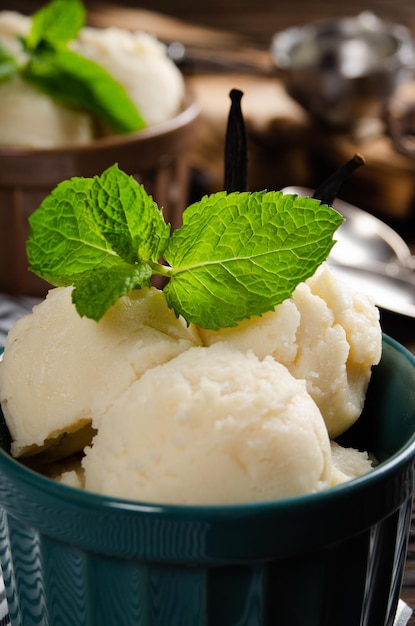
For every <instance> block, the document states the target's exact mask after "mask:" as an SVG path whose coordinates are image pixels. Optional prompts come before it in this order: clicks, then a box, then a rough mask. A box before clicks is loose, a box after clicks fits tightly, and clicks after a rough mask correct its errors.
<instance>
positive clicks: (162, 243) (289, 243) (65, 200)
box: [27, 165, 343, 329]
mask: <svg viewBox="0 0 415 626" xmlns="http://www.w3.org/2000/svg"><path fill="white" fill-rule="evenodd" d="M342 221H343V218H342V216H341V215H340V214H339V213H337V212H336V211H334V210H333V209H332V208H330V207H329V206H327V205H324V204H321V203H320V202H319V201H318V200H314V199H311V198H303V197H298V196H296V195H284V194H282V192H266V191H262V192H255V193H247V192H246V193H245V192H244V193H237V192H234V193H230V194H227V193H225V192H219V193H216V194H212V195H210V196H206V197H204V198H202V200H201V201H200V202H196V203H194V204H192V205H191V206H190V207H188V208H187V209H186V210H185V211H184V213H183V225H182V227H181V228H180V229H178V230H176V231H175V232H174V233H173V234H172V235H171V234H170V227H169V225H168V224H166V223H165V221H164V219H163V216H162V213H161V211H160V210H159V209H158V207H157V205H156V204H155V202H154V201H153V199H152V198H151V197H150V196H149V195H148V194H147V193H146V192H145V190H144V188H143V186H142V185H139V184H138V183H137V182H136V181H135V179H134V178H132V177H131V176H127V174H125V173H124V172H122V171H121V170H120V169H119V168H118V166H116V165H113V166H111V167H110V168H109V169H108V170H106V171H105V172H104V173H103V174H102V175H101V176H96V177H94V178H92V179H91V178H74V179H72V180H71V181H65V182H63V183H60V184H59V185H58V186H57V187H56V189H55V190H54V191H53V192H52V193H51V194H50V195H49V196H48V197H47V198H46V199H45V200H44V201H43V202H42V204H41V205H40V207H39V208H38V209H37V210H36V211H35V212H34V213H33V214H32V215H31V217H30V218H29V223H30V234H29V240H28V242H27V254H28V260H29V265H30V269H31V270H32V271H33V272H35V273H36V274H38V275H39V276H41V277H42V278H44V279H46V280H47V281H49V282H50V283H52V284H54V285H60V286H66V285H71V284H73V285H74V286H75V289H74V291H73V302H74V304H75V306H76V308H77V310H78V312H79V314H80V315H86V316H87V317H90V318H92V319H95V320H99V319H100V318H101V317H102V316H103V315H104V314H105V312H106V311H107V310H108V308H109V307H110V306H111V305H112V304H114V303H115V302H116V301H117V299H118V298H119V297H120V296H122V295H123V294H127V293H129V292H130V291H131V290H132V289H139V288H142V287H144V286H148V285H150V282H151V281H150V279H151V276H152V275H155V274H159V275H163V276H165V277H167V278H168V282H167V284H166V285H165V287H164V293H165V296H166V300H167V302H168V304H169V306H170V307H171V308H173V310H174V311H175V313H176V314H177V315H182V316H183V317H184V318H185V319H186V320H187V322H189V323H190V322H192V323H196V324H198V325H199V326H201V327H204V328H210V329H217V328H220V327H227V326H234V325H235V324H236V323H237V322H238V321H240V320H241V319H244V318H247V317H251V316H252V315H261V314H262V313H264V312H266V311H268V310H271V309H272V308H274V307H275V306H276V305H277V304H279V303H280V302H282V301H283V300H285V299H286V298H288V297H290V296H291V294H292V292H293V291H294V289H295V287H296V286H297V284H298V283H299V282H301V281H303V280H306V279H307V278H308V277H309V276H311V275H312V274H313V273H314V272H315V270H316V268H317V267H318V266H319V265H320V263H322V261H324V260H325V259H326V258H327V256H328V254H329V252H330V250H331V248H332V246H333V244H334V241H333V234H334V232H335V230H336V229H337V228H338V226H339V225H340V224H341V223H342ZM162 258H163V259H164V261H163V262H161V261H160V259H162Z"/></svg>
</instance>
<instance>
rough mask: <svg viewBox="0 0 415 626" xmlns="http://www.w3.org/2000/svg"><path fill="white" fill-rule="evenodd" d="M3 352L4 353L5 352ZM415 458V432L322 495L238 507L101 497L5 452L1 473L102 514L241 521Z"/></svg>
mask: <svg viewBox="0 0 415 626" xmlns="http://www.w3.org/2000/svg"><path fill="white" fill-rule="evenodd" d="M382 339H383V341H384V342H385V343H386V344H388V345H389V346H391V347H392V348H393V349H394V350H395V351H397V352H399V353H400V354H401V355H402V356H403V357H404V358H405V359H406V360H407V361H409V364H410V365H412V367H413V368H415V355H414V354H412V353H411V352H410V351H409V350H408V349H407V348H405V347H404V346H403V345H402V344H400V343H399V342H398V341H397V340H395V339H393V338H391V337H389V336H388V335H386V334H384V333H382ZM0 354H1V353H0ZM414 458H415V431H414V433H413V434H412V436H411V437H410V439H409V440H408V441H407V442H406V444H404V445H403V446H401V448H400V449H399V450H397V451H396V452H395V453H394V454H393V455H391V456H390V457H389V458H387V459H386V460H385V461H382V462H380V463H379V465H377V466H376V467H375V468H374V469H373V470H370V471H369V472H367V473H365V474H363V475H361V476H359V477H357V478H353V479H351V480H349V481H347V482H345V483H341V484H339V485H336V486H333V487H329V488H327V489H324V490H322V491H319V492H317V493H310V494H304V495H301V496H292V497H288V498H278V499H274V500H267V501H259V502H247V503H232V504H220V505H218V504H203V505H199V504H196V505H195V504H193V505H192V504H190V505H189V504H165V503H162V502H160V503H158V502H147V501H139V500H129V499H126V498H119V497H113V496H107V495H101V494H97V493H94V492H91V491H87V490H84V489H78V488H75V487H71V486H69V485H65V484H62V483H58V482H57V481H55V480H53V479H50V478H47V477H45V476H43V475H41V474H39V473H38V472H36V471H34V470H32V469H30V468H28V467H26V466H24V465H23V464H22V463H21V462H20V461H18V460H17V459H14V458H13V457H12V456H11V455H10V454H9V453H7V452H6V451H5V450H3V449H1V448H0V474H1V472H2V468H4V469H5V470H6V471H7V474H8V475H9V476H10V477H11V479H12V480H16V481H17V482H19V483H24V484H25V485H26V486H27V487H30V488H33V489H35V490H36V491H38V492H39V493H42V494H44V495H47V496H50V497H51V498H52V499H60V500H63V501H64V502H65V504H66V505H67V506H70V505H73V506H75V507H76V506H82V507H83V508H86V509H89V510H95V511H99V512H101V513H105V512H110V511H112V512H113V513H114V512H116V511H119V512H121V513H123V514H127V515H130V514H133V515H134V514H140V515H143V514H144V515H147V514H149V515H152V516H154V515H162V516H167V517H180V518H186V519H207V518H209V519H210V520H212V521H213V520H215V519H223V518H235V517H238V516H243V517H246V516H248V517H250V516H251V515H253V514H255V515H258V514H263V515H267V514H274V513H275V512H276V511H278V510H284V509H287V508H291V509H299V510H300V509H303V508H307V507H309V506H313V507H314V506H316V505H321V506H323V505H324V504H325V503H326V502H327V500H330V501H331V502H335V501H341V500H342V499H343V498H344V497H345V496H346V497H347V495H348V494H351V493H357V492H359V491H360V492H364V491H365V490H366V489H368V488H369V487H370V488H372V487H373V486H374V485H375V484H377V485H380V483H382V482H383V480H384V478H385V477H386V476H388V475H389V474H390V475H393V474H394V473H395V472H396V471H397V470H398V468H399V467H401V466H403V465H404V464H409V463H410V462H411V459H414Z"/></svg>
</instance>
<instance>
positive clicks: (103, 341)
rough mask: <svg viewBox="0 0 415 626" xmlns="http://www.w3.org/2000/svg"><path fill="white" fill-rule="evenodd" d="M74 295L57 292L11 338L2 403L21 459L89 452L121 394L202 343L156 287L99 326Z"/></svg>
mask: <svg viewBox="0 0 415 626" xmlns="http://www.w3.org/2000/svg"><path fill="white" fill-rule="evenodd" d="M71 293H72V288H70V287H68V288H56V289H52V290H51V291H49V293H48V296H47V298H46V299H45V300H44V301H42V303H40V304H39V305H37V306H35V307H34V309H33V312H32V313H30V314H29V315H26V316H24V317H23V318H21V319H20V320H18V321H17V322H16V324H15V325H14V327H13V328H12V330H11V331H10V333H9V335H8V337H7V341H6V346H5V353H4V359H3V362H2V363H1V364H0V401H1V404H2V409H3V413H4V416H5V419H6V422H7V425H8V427H9V430H10V433H11V436H12V439H13V443H12V453H13V454H14V455H15V456H21V455H29V454H34V453H37V452H39V451H40V450H42V449H43V448H45V447H51V446H56V445H58V444H59V445H61V446H62V449H61V452H57V454H58V455H60V454H62V455H64V454H65V455H66V454H70V453H71V452H73V451H74V450H76V449H77V448H78V449H82V448H83V447H84V445H85V443H86V440H87V439H88V437H89V438H90V437H91V432H90V428H91V423H92V420H94V427H96V425H97V424H98V422H99V416H100V415H101V414H103V413H104V411H105V410H108V409H109V408H110V407H111V405H112V403H113V402H114V400H115V399H116V398H117V396H118V395H120V394H121V393H122V392H124V391H125V390H126V389H128V387H129V386H130V385H131V384H132V383H133V382H134V381H135V380H136V379H137V378H140V376H141V375H142V374H143V373H144V372H145V371H146V370H147V369H149V368H152V367H154V366H156V365H159V364H160V363H164V362H166V361H168V360H170V359H172V358H173V357H175V356H177V355H178V354H179V353H180V352H182V351H183V350H187V349H188V348H190V347H191V346H194V345H197V343H198V341H199V340H198V336H197V334H195V333H194V332H193V331H192V328H191V327H189V328H187V327H186V324H185V323H184V321H183V320H182V319H180V318H179V319H177V318H176V316H175V314H174V313H173V311H171V309H169V308H168V307H167V304H166V301H165V297H164V294H163V293H162V292H161V291H159V290H157V289H155V288H153V287H152V288H147V289H143V290H139V291H134V292H132V293H131V295H129V296H123V297H122V298H120V299H119V300H118V301H117V303H116V304H115V305H114V306H113V307H111V309H110V310H109V311H108V312H107V313H106V315H105V316H104V317H103V318H102V319H101V320H100V321H99V322H98V323H97V322H95V321H93V320H91V319H88V318H86V317H80V316H79V314H78V312H77V311H76V308H75V306H74V305H73V304H72V299H71Z"/></svg>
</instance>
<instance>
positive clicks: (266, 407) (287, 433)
mask: <svg viewBox="0 0 415 626" xmlns="http://www.w3.org/2000/svg"><path fill="white" fill-rule="evenodd" d="M71 294H72V288H56V289H53V290H51V291H50V292H49V294H48V296H47V298H46V300H45V301H43V302H42V303H41V304H39V305H37V306H36V307H35V308H34V309H33V312H32V313H31V314H29V315H26V316H25V317H23V318H21V319H20V320H19V321H18V322H17V323H16V324H15V326H14V327H13V328H12V330H11V331H10V333H9V335H8V338H7V342H6V346H5V354H4V359H3V362H2V363H1V364H0V401H1V404H2V408H3V413H4V416H5V419H6V422H7V425H8V427H9V430H10V433H11V436H12V454H13V455H15V456H22V457H31V456H34V457H36V458H37V459H41V461H40V463H43V471H45V473H46V474H47V475H49V476H50V477H52V478H54V479H56V480H59V481H60V482H63V483H64V484H67V485H71V486H76V487H79V488H85V489H88V490H91V491H95V492H98V493H102V494H107V495H112V496H118V497H126V498H130V499H136V500H142V501H148V502H165V503H176V504H184V503H187V504H214V503H216V504H225V503H231V502H254V501H260V500H270V499H275V498H283V497H291V496H296V495H301V494H306V493H314V492H317V491H320V490H321V489H325V488H328V487H330V486H333V485H338V484H340V483H342V482H345V481H346V480H350V479H352V478H355V477H357V476H359V475H361V474H362V473H365V472H367V471H369V470H370V469H371V467H372V459H371V458H370V457H369V455H368V454H367V453H366V452H361V451H359V450H354V449H344V448H341V447H340V446H339V445H338V444H335V443H334V442H333V441H330V440H331V439H333V437H334V435H333V433H338V432H340V431H343V430H345V429H346V428H347V427H348V426H349V425H351V423H353V422H354V421H355V420H356V419H357V417H358V416H359V415H360V411H361V409H362V406H363V403H364V398H365V393H366V389H367V384H368V381H369V379H370V373H371V367H372V365H373V364H374V363H376V362H377V361H378V360H379V357H380V347H381V331H380V326H379V320H378V311H377V309H376V307H375V306H374V305H373V303H371V301H370V300H369V299H367V298H366V297H364V296H362V295H359V294H355V293H351V292H350V291H349V290H347V289H345V288H344V286H343V285H342V284H341V282H339V280H338V278H337V277H335V275H334V274H333V273H332V272H331V270H329V268H328V267H327V266H325V265H323V266H322V267H321V268H320V269H319V270H318V271H317V272H316V274H315V276H313V277H312V278H311V279H309V280H307V281H306V283H301V284H299V285H298V287H297V288H296V290H295V292H294V294H293V296H292V298H290V299H288V300H286V301H285V302H283V303H282V304H281V305H279V306H277V307H276V308H275V311H273V312H271V313H269V314H266V315H264V316H262V317H258V318H251V319H250V320H247V321H245V322H242V323H241V324H239V326H238V327H236V328H234V329H223V330H221V331H217V332H212V331H203V330H202V329H197V328H196V327H194V326H192V325H189V326H187V325H186V323H185V322H184V321H183V320H182V319H181V318H176V316H175V314H174V312H173V311H172V310H171V309H169V308H168V307H167V303H166V300H165V297H164V293H163V292H162V291H159V290H157V289H155V288H153V287H152V288H147V289H143V290H139V291H133V292H131V294H130V295H129V296H124V297H122V298H121V299H120V300H119V301H118V302H117V303H116V304H115V305H114V306H113V307H111V308H110V309H109V311H108V312H107V313H106V314H105V316H104V317H103V318H102V319H101V321H100V322H98V323H97V322H95V321H93V320H90V319H88V318H81V317H80V316H79V314H78V313H77V311H76V309H75V307H74V305H73V304H72V300H71ZM202 338H203V341H204V342H205V344H210V345H203V343H202ZM80 451H81V452H82V451H83V453H84V456H83V458H82V464H81V459H80V457H79V455H78V456H75V457H74V456H72V455H73V454H74V453H79V452H80ZM39 453H40V454H39ZM71 457H72V458H71ZM57 459H58V465H56V464H55V462H56V460H57ZM62 459H63V462H62ZM30 462H31V463H32V461H30ZM38 462H39V461H37V460H36V459H35V461H34V463H35V464H36V463H38ZM48 463H50V464H51V465H50V466H47V464H48ZM45 464H46V465H45Z"/></svg>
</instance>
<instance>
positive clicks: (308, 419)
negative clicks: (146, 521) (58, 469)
mask: <svg viewBox="0 0 415 626" xmlns="http://www.w3.org/2000/svg"><path fill="white" fill-rule="evenodd" d="M82 464H83V467H84V469H85V488H86V489H88V490H91V491H95V492H98V493H103V494H109V495H113V496H119V497H125V498H133V499H135V500H142V501H147V502H165V503H177V502H180V503H183V504H228V503H234V502H257V501H261V500H272V499H275V498H283V497H289V496H295V495H301V494H305V493H313V492H316V491H320V490H321V489H325V488H327V487H328V486H329V485H330V481H331V453H330V442H329V438H328V435H327V430H326V427H325V424H324V421H323V419H322V417H321V414H320V411H319V410H318V408H317V406H316V405H315V403H314V402H313V400H312V399H311V398H310V396H309V394H308V393H307V391H306V386H305V383H304V381H302V380H296V379H295V378H294V377H293V376H292V375H291V374H290V373H289V372H288V370H287V369H286V368H285V367H284V366H283V365H281V364H280V363H276V361H274V360H273V359H271V358H270V357H268V358H265V359H264V360H263V361H260V360H259V359H258V358H257V357H256V356H255V355H254V354H253V353H246V354H244V353H242V352H240V351H238V350H234V349H232V348H230V347H229V346H227V345H225V344H217V345H215V346H212V347H210V348H202V347H196V348H191V349H190V350H187V351H186V352H184V353H182V354H180V355H179V356H177V357H176V358H174V359H172V360H171V361H170V362H168V363H165V364H164V365H160V366H158V367H156V368H153V369H150V370H148V371H147V372H146V373H145V374H144V375H143V376H142V377H141V378H140V379H139V380H138V381H136V382H135V383H133V384H132V385H131V386H130V387H129V389H128V390H127V391H126V392H125V393H123V394H122V395H120V396H119V398H118V400H117V401H116V402H115V403H114V404H113V406H112V407H111V408H110V409H109V410H108V411H107V412H106V413H105V415H104V416H103V417H102V418H101V420H100V423H99V428H98V434H97V435H96V437H95V438H94V440H93V443H92V446H91V448H87V450H86V456H85V458H84V460H83V463H82Z"/></svg>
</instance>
